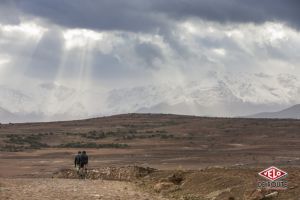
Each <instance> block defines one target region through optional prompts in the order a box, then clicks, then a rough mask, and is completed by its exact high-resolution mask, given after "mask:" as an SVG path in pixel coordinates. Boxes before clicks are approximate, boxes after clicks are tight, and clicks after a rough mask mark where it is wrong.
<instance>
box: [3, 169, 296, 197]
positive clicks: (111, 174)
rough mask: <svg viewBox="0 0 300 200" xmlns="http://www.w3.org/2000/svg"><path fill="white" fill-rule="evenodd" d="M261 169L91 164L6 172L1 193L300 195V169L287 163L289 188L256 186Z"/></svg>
mask: <svg viewBox="0 0 300 200" xmlns="http://www.w3.org/2000/svg"><path fill="white" fill-rule="evenodd" d="M260 170H261V169H255V168H253V169H245V168H239V167H237V168H223V167H222V168H218V167H213V168H207V169H203V170H155V169H153V168H143V167H137V166H123V167H105V168H99V169H91V170H89V171H88V172H87V176H86V179H80V178H79V177H78V174H77V172H76V171H75V170H73V169H63V170H59V171H57V172H56V173H54V174H53V175H52V178H2V179H0V192H1V193H0V194H1V195H0V199H1V200H2V199H3V200H6V199H11V200H27V199H28V200H29V199H30V200H32V199H33V200H35V199H36V200H40V199H46V200H47V199H52V200H55V199H57V200H58V199H62V200H68V199H91V200H92V199H106V200H146V199H148V200H266V199H276V200H299V199H300V187H299V186H300V170H299V169H298V168H286V169H284V170H286V171H287V172H288V173H289V176H288V177H287V178H285V180H286V181H288V189H286V190H271V189H262V190H261V189H258V188H257V181H261V180H263V179H262V178H260V177H259V176H258V175H257V171H260Z"/></svg>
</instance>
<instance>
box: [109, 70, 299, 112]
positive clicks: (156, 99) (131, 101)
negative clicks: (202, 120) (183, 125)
mask: <svg viewBox="0 0 300 200" xmlns="http://www.w3.org/2000/svg"><path fill="white" fill-rule="evenodd" d="M299 91H300V82H299V80H298V79H297V78H296V77H295V76H292V75H288V74H279V75H278V76H276V77H272V76H268V75H265V74H253V75H251V74H239V75H236V76H232V75H231V76H228V75H225V76H220V75H218V74H213V75H212V76H211V77H209V78H208V79H204V80H198V81H192V82H188V83H186V84H184V85H182V84H181V85H174V84H169V85H167V84H165V85H158V86H155V85H151V86H146V87H136V88H128V89H119V90H113V91H111V92H110V94H109V97H108V107H110V108H111V109H112V111H113V113H124V112H125V113H126V112H132V111H138V112H166V113H177V114H194V115H208V116H242V115H247V114H253V113H257V112H261V111H262V110H263V111H273V110H278V109H281V108H284V107H285V106H287V105H293V104H295V103H297V102H299V100H300V93H299Z"/></svg>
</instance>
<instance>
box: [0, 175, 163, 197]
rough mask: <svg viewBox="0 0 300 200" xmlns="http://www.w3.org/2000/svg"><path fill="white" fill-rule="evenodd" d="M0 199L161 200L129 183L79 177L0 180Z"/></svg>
mask: <svg viewBox="0 0 300 200" xmlns="http://www.w3.org/2000/svg"><path fill="white" fill-rule="evenodd" d="M0 184H1V187H0V189H1V190H0V199H1V200H48V199H49V200H75V199H77V200H79V199H82V200H87V199H88V200H93V199H102V200H163V199H164V198H162V197H159V195H155V196H154V195H153V194H149V193H146V192H141V191H140V190H139V189H137V186H135V185H134V184H133V183H129V182H120V181H103V180H79V179H49V178H46V179H39V178H33V179H30V178H23V179H0Z"/></svg>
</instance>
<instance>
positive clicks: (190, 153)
mask: <svg viewBox="0 0 300 200" xmlns="http://www.w3.org/2000/svg"><path fill="white" fill-rule="evenodd" d="M299 130H300V120H291V119H286V120H276V119H242V118H236V119H231V118H207V117H195V116H179V115H161V114H127V115H117V116H112V117H102V118H95V119H88V120H78V121H67V122H51V123H24V124H0V158H1V159H0V188H1V190H0V192H1V195H2V196H0V197H1V198H0V199H1V200H2V197H4V195H5V198H11V199H16V200H21V199H25V197H24V198H23V197H20V198H19V199H18V198H17V197H15V198H13V195H22V194H23V193H26V194H28V198H29V196H31V195H32V196H38V195H45V197H46V195H50V196H51V195H52V196H51V199H64V198H62V197H55V195H56V194H61V195H67V196H70V197H72V195H73V194H72V190H73V187H75V189H78V188H81V186H82V185H81V184H82V183H84V182H80V181H79V180H66V179H51V177H52V175H53V173H54V172H56V171H60V170H62V169H66V168H71V167H72V165H73V158H74V155H75V154H76V152H77V151H78V150H86V151H87V152H88V155H89V158H90V163H89V168H90V169H92V168H101V167H106V166H124V165H128V164H131V165H132V164H135V165H139V166H149V167H153V168H157V169H160V170H162V171H160V172H162V173H163V174H164V172H166V173H167V174H166V176H167V175H168V176H169V175H170V174H172V173H173V172H172V171H171V172H170V170H178V169H179V170H183V171H189V170H196V171H197V172H195V173H191V171H189V173H188V175H187V176H186V180H185V182H182V183H181V184H180V185H178V187H177V186H174V187H173V186H172V187H170V188H168V190H167V191H162V192H158V193H152V192H153V188H154V187H158V186H156V185H157V184H159V183H160V182H161V181H162V180H161V179H163V177H159V178H156V175H157V173H154V174H153V176H150V177H148V178H150V179H147V178H146V177H145V179H142V180H140V181H142V182H141V183H139V184H133V182H131V183H129V182H111V181H108V182H107V181H104V182H101V181H99V180H94V181H86V183H87V184H90V185H91V187H90V188H91V190H93V192H90V191H88V188H85V190H86V193H90V194H96V195H104V196H100V197H102V198H103V199H105V198H110V197H109V195H110V192H109V191H112V192H113V195H114V194H116V195H119V196H120V197H121V199H122V198H123V199H126V198H127V197H128V198H127V199H134V198H136V199H143V198H144V197H145V198H147V197H148V196H150V197H149V199H155V198H156V197H155V196H157V195H160V194H161V193H163V194H164V195H165V197H166V198H169V199H172V198H173V197H174V198H177V199H180V198H183V199H182V200H195V199H203V198H202V197H209V198H208V199H212V200H213V199H215V200H218V199H221V200H222V199H228V198H229V197H230V196H228V195H236V196H234V197H235V199H247V198H243V197H242V195H244V193H243V191H244V192H246V190H244V189H243V188H245V187H248V189H249V188H250V189H255V181H256V178H257V173H258V172H259V170H261V169H264V168H266V167H269V166H272V165H274V166H276V167H279V168H282V169H288V172H289V173H291V175H289V177H288V179H289V183H291V184H292V187H293V188H292V189H291V190H288V191H286V192H283V193H282V192H281V193H280V194H279V196H278V197H277V199H283V200H285V199H287V200H288V199H291V200H299V199H300V192H299V190H300V189H299V185H300V183H299V180H300V175H299V174H300V173H299V166H300V134H299ZM210 167H213V169H221V170H219V171H215V172H212V171H209V170H208V171H207V168H210ZM232 168H233V171H232V170H229V169H232ZM222 169H224V170H222ZM201 170H204V171H201ZM243 170H248V171H247V173H246V174H248V175H247V176H243V175H242V172H243ZM198 172H199V173H198ZM237 174H238V175H237ZM211 177H214V178H213V179H212V178H211ZM241 177H242V178H241ZM62 178H63V177H62ZM152 178H153V180H152ZM196 180H201V181H196ZM210 180H212V181H210ZM25 183H26V184H25ZM183 183H185V184H183ZM187 183H192V184H190V185H189V187H185V186H186V185H187ZM248 183H251V184H250V185H252V186H251V187H250V185H247V184H248ZM143 184H145V185H143ZM182 184H183V185H182ZM222 184H223V185H222ZM232 184H233V185H232ZM253 184H254V185H253ZM106 185H110V187H109V188H107V187H106ZM166 185H168V186H170V184H169V183H167V184H166ZM207 185H210V188H207ZM27 186H28V187H27ZM48 186H49V188H50V189H49V188H48ZM147 186H150V188H149V187H147ZM235 186H239V187H235ZM98 187H99V188H98ZM105 187H106V189H103V188H105ZM136 187H137V188H140V189H144V190H137V188H136ZM253 187H254V188H253ZM43 188H44V189H45V188H46V190H47V191H48V193H45V194H43V192H39V191H42V190H43ZM101 188H102V189H101ZM110 188H111V190H110ZM118 188H119V190H120V191H119V192H117V191H118ZM122 188H123V189H124V188H127V190H122ZM192 188H194V189H192ZM236 188H239V189H236ZM169 189H170V191H169ZM229 190H230V191H229ZM236 190H237V192H235V191H236ZM98 191H100V192H102V194H100V192H99V194H98ZM59 192H61V193H59ZM106 192H107V193H106ZM126 192H127V193H126ZM189 193H193V194H195V195H198V196H199V195H200V196H201V198H200V197H199V198H198V197H197V196H196V197H193V196H191V197H188V196H183V195H188V194H189ZM242 193H243V194H242ZM82 194H84V192H83V193H82ZM82 194H81V193H80V194H79V195H82ZM153 194H155V195H153ZM216 194H217V196H218V197H214V195H215V196H216ZM128 195H129V196H128ZM130 195H131V196H130ZM132 195H133V196H132ZM134 195H140V196H136V197H134ZM207 195H208V196H207ZM210 195H211V196H210ZM222 195H224V196H225V197H222ZM226 195H227V196H226ZM140 197H141V198H140ZM91 198H94V197H91ZM95 198H96V197H95ZM97 198H98V196H97ZM157 198H158V197H157ZM30 199H33V198H30ZM36 199H45V198H38V197H37V198H36ZM116 199H117V197H116ZM206 199H207V198H206Z"/></svg>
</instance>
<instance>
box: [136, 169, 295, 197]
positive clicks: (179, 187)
mask: <svg viewBox="0 0 300 200" xmlns="http://www.w3.org/2000/svg"><path fill="white" fill-rule="evenodd" d="M259 171H260V169H242V168H233V169H230V168H209V169H204V170H195V171H174V170H173V171H171V170H169V171H156V172H154V173H151V174H150V175H149V176H146V177H144V178H142V179H141V182H140V186H141V187H142V188H145V189H146V190H152V191H155V192H156V193H160V194H163V195H164V196H166V197H168V198H170V199H179V200H199V199H200V200H263V199H274V200H275V199H276V200H277V199H278V200H279V199H280V200H286V199H291V200H299V199H300V188H299V186H300V172H299V169H298V168H289V169H286V171H288V172H289V177H288V178H287V181H288V186H289V188H288V189H287V190H284V191H274V190H268V189H263V190H260V189H258V188H257V181H258V180H263V179H261V178H260V177H259V176H258V175H257V172H259Z"/></svg>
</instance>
